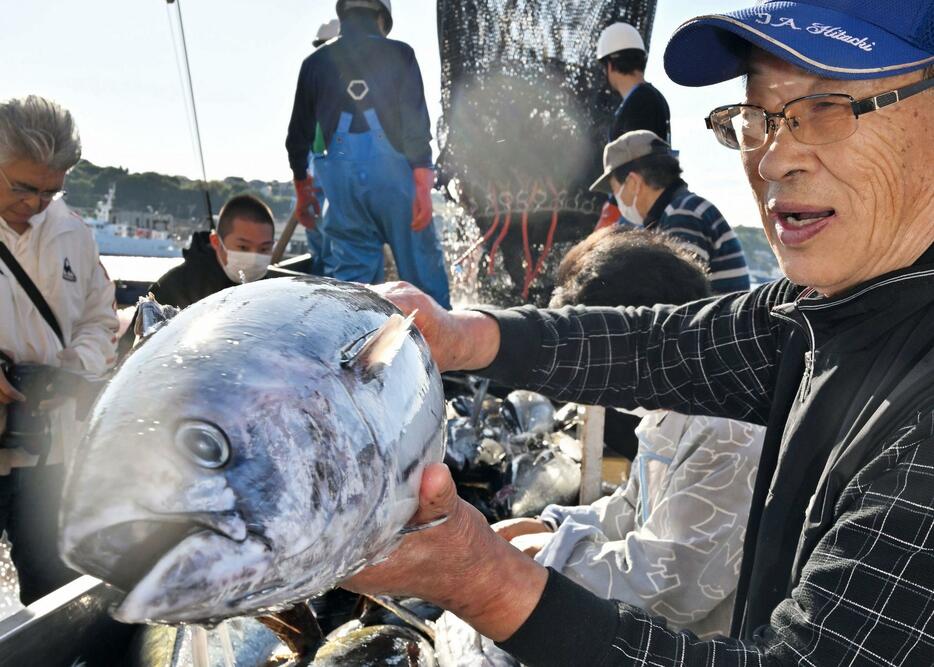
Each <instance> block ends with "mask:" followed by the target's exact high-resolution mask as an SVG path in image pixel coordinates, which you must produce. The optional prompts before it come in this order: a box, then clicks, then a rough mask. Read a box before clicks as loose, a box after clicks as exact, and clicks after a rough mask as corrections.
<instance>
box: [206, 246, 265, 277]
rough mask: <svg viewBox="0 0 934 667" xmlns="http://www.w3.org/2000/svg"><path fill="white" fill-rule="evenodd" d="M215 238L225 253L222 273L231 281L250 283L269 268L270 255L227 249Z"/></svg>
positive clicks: (263, 274)
mask: <svg viewBox="0 0 934 667" xmlns="http://www.w3.org/2000/svg"><path fill="white" fill-rule="evenodd" d="M217 240H218V241H219V242H220V244H221V247H222V248H223V249H224V251H225V252H226V253H227V264H226V265H222V267H223V269H224V273H226V274H227V277H228V278H230V279H231V280H232V281H234V282H235V283H237V284H240V283H251V282H253V281H254V280H259V279H260V278H262V277H263V276H265V275H266V270H267V269H268V268H269V262H270V260H271V259H272V257H271V256H269V255H264V254H262V253H258V252H242V251H240V250H227V246H225V245H224V242H223V241H221V240H220V237H218V239H217Z"/></svg>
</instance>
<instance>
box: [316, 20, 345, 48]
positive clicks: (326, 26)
mask: <svg viewBox="0 0 934 667" xmlns="http://www.w3.org/2000/svg"><path fill="white" fill-rule="evenodd" d="M340 34H341V23H340V21H338V20H337V19H331V20H330V21H328V22H327V23H322V24H321V27H319V28H318V34H316V35H315V41H314V45H315V46H316V47H317V46H320V45H321V44H324V43H325V42H330V41H331V40H332V39H334V38H335V37H337V36H338V35H340Z"/></svg>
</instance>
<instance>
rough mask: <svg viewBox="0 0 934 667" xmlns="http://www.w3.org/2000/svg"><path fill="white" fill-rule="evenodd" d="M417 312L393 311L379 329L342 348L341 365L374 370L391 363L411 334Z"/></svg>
mask: <svg viewBox="0 0 934 667" xmlns="http://www.w3.org/2000/svg"><path fill="white" fill-rule="evenodd" d="M416 312H418V311H413V312H412V314H411V315H409V316H408V317H402V315H400V314H399V313H393V314H392V315H390V316H389V319H388V320H386V321H385V322H384V323H383V325H382V326H381V327H380V328H379V329H376V330H375V331H371V332H369V333H366V334H364V335H363V336H361V337H360V338H358V339H357V340H355V341H353V342H352V343H351V344H350V345H348V346H347V347H345V348H344V349H343V350H341V366H343V367H345V368H348V367H354V368H360V369H363V370H366V371H373V370H375V369H377V368H379V367H381V366H388V365H389V364H391V363H392V360H393V359H395V358H396V355H397V354H398V353H399V350H400V349H402V343H404V342H405V338H406V336H408V335H409V329H410V328H411V326H412V322H414V321H415V313H416Z"/></svg>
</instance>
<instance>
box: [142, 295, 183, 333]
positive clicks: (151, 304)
mask: <svg viewBox="0 0 934 667" xmlns="http://www.w3.org/2000/svg"><path fill="white" fill-rule="evenodd" d="M178 313H179V310H178V308H176V307H175V306H163V305H162V304H161V303H159V302H158V301H156V297H154V296H153V294H152V292H150V293H149V295H148V296H145V297H140V299H139V303H138V304H137V305H136V325H135V326H134V328H133V332H134V333H135V334H136V337H137V338H138V339H140V340H145V339H146V338H149V337H150V336H151V335H153V334H154V333H156V332H157V331H158V330H159V329H161V328H162V327H163V326H165V323H166V322H168V321H169V320H171V319H172V318H173V317H175V316H176V315H178Z"/></svg>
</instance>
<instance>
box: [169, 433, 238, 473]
mask: <svg viewBox="0 0 934 667" xmlns="http://www.w3.org/2000/svg"><path fill="white" fill-rule="evenodd" d="M175 446H176V448H177V449H178V450H179V451H180V452H181V453H182V455H183V456H184V457H185V458H187V459H188V460H189V461H191V462H192V463H194V464H195V465H197V466H200V467H202V468H209V469H214V468H220V467H222V466H224V465H225V464H226V463H227V461H228V460H229V459H230V443H228V442H227V436H225V435H224V432H223V431H221V430H220V429H219V428H217V427H216V426H214V425H213V424H208V423H206V422H189V423H187V424H182V425H181V426H180V427H179V428H178V431H177V432H176V434H175Z"/></svg>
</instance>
